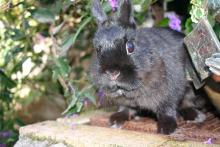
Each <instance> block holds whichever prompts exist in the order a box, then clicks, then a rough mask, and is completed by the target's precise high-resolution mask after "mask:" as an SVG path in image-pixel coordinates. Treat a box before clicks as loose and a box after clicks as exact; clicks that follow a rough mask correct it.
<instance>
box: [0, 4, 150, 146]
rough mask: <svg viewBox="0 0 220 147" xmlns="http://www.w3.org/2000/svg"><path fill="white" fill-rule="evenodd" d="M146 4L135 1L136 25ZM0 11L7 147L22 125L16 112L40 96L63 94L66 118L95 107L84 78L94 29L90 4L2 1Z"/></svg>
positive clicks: (1, 102)
mask: <svg viewBox="0 0 220 147" xmlns="http://www.w3.org/2000/svg"><path fill="white" fill-rule="evenodd" d="M150 2H151V0H141V1H137V0H134V3H135V6H136V8H137V11H136V10H135V17H136V19H137V21H138V23H142V22H143V21H144V16H145V13H147V8H148V6H149V4H150ZM102 3H103V7H104V9H105V11H106V12H107V13H111V7H110V5H109V4H108V2H107V1H102ZM0 7H1V9H0V40H1V41H0V132H2V131H3V134H4V132H5V131H6V132H12V134H13V135H11V136H9V137H8V138H3V141H4V142H3V141H2V138H1V136H0V139H1V140H0V141H1V143H2V142H3V143H6V144H9V145H10V143H11V142H14V141H15V140H16V137H17V136H16V133H17V132H16V129H17V128H18V127H19V126H20V125H22V123H21V121H20V120H19V119H18V117H17V115H16V112H17V111H18V110H21V109H22V107H23V106H24V105H27V104H29V103H31V102H33V101H37V100H38V99H39V98H40V97H42V96H45V95H50V94H53V93H57V94H63V95H64V98H65V99H66V101H67V103H69V106H68V107H67V109H66V110H65V111H64V113H63V114H66V115H71V114H73V113H79V112H80V111H81V109H82V108H83V105H84V103H85V101H88V100H89V101H91V102H92V103H93V104H96V99H95V98H96V91H95V89H94V87H93V85H91V84H90V83H89V82H88V81H89V80H88V79H89V78H88V76H87V69H88V59H89V58H90V57H91V54H92V45H91V38H92V34H93V33H94V31H95V28H96V24H95V22H94V21H93V18H92V16H91V13H90V7H91V1H90V0H37V1H36V0H2V1H1V2H0ZM57 81H58V82H57ZM60 85H62V87H63V88H61V86H60Z"/></svg>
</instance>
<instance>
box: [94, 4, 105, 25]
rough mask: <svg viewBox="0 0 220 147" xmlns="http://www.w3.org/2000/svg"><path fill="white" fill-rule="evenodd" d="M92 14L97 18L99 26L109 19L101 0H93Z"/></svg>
mask: <svg viewBox="0 0 220 147" xmlns="http://www.w3.org/2000/svg"><path fill="white" fill-rule="evenodd" d="M92 15H93V16H94V17H95V18H96V22H97V24H98V25H99V26H100V25H102V24H103V23H104V22H105V21H106V20H107V15H106V14H105V12H104V10H103V9H102V6H101V3H100V1H99V0H93V3H92Z"/></svg>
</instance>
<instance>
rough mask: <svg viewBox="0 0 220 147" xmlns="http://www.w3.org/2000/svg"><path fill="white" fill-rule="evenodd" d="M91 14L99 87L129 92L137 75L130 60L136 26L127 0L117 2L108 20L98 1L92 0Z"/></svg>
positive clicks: (133, 48) (133, 60)
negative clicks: (94, 19) (95, 23)
mask: <svg viewBox="0 0 220 147" xmlns="http://www.w3.org/2000/svg"><path fill="white" fill-rule="evenodd" d="M92 13H93V16H94V17H95V18H96V22H97V24H98V30H97V32H96V34H95V36H94V39H93V45H94V48H95V49H96V52H97V61H98V63H97V64H98V65H97V66H98V67H99V69H98V76H99V79H100V81H101V83H102V85H103V86H104V87H107V88H110V89H114V90H117V88H119V89H120V88H121V89H124V90H132V88H134V87H135V86H136V85H135V84H136V82H135V78H136V76H137V74H136V66H135V59H134V54H135V52H136V50H135V41H134V39H135V32H136V25H135V22H134V18H133V16H132V5H131V2H130V0H121V1H120V4H119V9H118V13H115V15H116V16H114V17H112V18H109V17H107V15H106V14H105V12H104V11H103V9H102V8H101V4H100V2H99V0H94V1H93V6H92Z"/></svg>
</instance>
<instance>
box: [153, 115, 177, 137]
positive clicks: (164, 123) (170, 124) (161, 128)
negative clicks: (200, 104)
mask: <svg viewBox="0 0 220 147" xmlns="http://www.w3.org/2000/svg"><path fill="white" fill-rule="evenodd" d="M176 128H177V123H176V119H175V118H174V117H171V116H167V115H165V114H164V116H161V117H159V118H158V122H157V132H158V133H161V134H166V135H169V134H171V133H173V132H174V131H175V129H176Z"/></svg>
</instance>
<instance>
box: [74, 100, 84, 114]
mask: <svg viewBox="0 0 220 147" xmlns="http://www.w3.org/2000/svg"><path fill="white" fill-rule="evenodd" d="M76 108H77V109H76V112H77V113H79V112H80V111H81V110H82V108H83V102H77V103H76Z"/></svg>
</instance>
